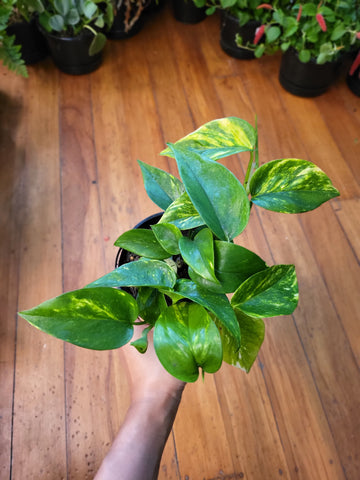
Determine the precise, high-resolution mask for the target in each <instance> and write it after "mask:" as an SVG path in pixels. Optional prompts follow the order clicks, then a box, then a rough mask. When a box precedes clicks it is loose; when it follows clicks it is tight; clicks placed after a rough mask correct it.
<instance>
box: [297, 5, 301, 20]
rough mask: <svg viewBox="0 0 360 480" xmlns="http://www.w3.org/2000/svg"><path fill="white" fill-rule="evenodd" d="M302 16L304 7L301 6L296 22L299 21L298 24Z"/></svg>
mask: <svg viewBox="0 0 360 480" xmlns="http://www.w3.org/2000/svg"><path fill="white" fill-rule="evenodd" d="M301 14H302V5H301V4H300V6H299V11H298V14H297V17H296V21H297V22H298V21H299V20H300V18H301Z"/></svg>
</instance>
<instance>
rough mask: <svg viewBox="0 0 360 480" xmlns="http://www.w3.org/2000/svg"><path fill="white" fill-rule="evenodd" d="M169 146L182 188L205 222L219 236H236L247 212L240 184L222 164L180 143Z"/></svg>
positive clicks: (245, 196)
mask: <svg viewBox="0 0 360 480" xmlns="http://www.w3.org/2000/svg"><path fill="white" fill-rule="evenodd" d="M172 148H173V151H174V154H175V159H176V162H177V164H178V168H179V172H180V177H181V178H182V181H183V183H184V186H185V189H186V191H187V193H188V195H189V197H190V199H191V201H192V203H193V204H194V206H195V208H196V210H197V211H198V212H199V214H200V216H201V217H202V218H203V220H204V221H205V223H206V225H207V226H208V227H209V228H210V229H211V230H212V231H213V232H214V233H215V235H216V236H217V237H218V238H220V239H221V240H232V239H233V238H235V237H236V236H237V235H239V234H240V233H241V232H242V231H243V230H244V228H245V227H246V225H247V223H248V220H249V215H250V202H249V199H248V198H247V195H246V191H245V189H244V187H243V185H242V184H241V183H240V182H239V180H238V179H237V178H236V177H235V175H233V173H232V172H230V171H229V170H228V169H227V168H226V167H224V165H222V164H220V163H217V162H214V161H212V160H205V159H204V158H202V157H201V156H200V155H199V154H197V153H195V152H194V151H188V150H186V149H183V148H182V147H181V146H179V145H177V146H175V145H174V146H172Z"/></svg>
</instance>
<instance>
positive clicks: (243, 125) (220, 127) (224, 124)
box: [161, 0, 256, 160]
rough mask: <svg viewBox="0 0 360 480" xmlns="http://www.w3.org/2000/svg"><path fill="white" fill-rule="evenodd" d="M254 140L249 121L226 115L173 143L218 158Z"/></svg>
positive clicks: (169, 150) (246, 148)
mask: <svg viewBox="0 0 360 480" xmlns="http://www.w3.org/2000/svg"><path fill="white" fill-rule="evenodd" d="M235 3H236V0H235ZM255 142H256V131H255V129H254V127H253V126H252V125H250V123H248V122H246V121H245V120H242V119H240V118H236V117H228V118H220V119H218V120H212V121H211V122H208V123H205V124H204V125H202V126H201V127H200V128H198V129H197V130H195V131H194V132H192V133H190V134H189V135H187V136H186V137H184V138H181V139H180V140H178V141H177V142H176V143H175V145H176V146H177V147H178V146H181V147H182V148H183V149H184V150H185V149H188V150H194V151H195V152H197V153H199V154H202V153H205V154H206V156H207V157H208V158H211V159H212V160H218V159H219V158H223V157H227V156H228V155H233V154H235V153H239V152H246V151H249V150H253V149H254V146H255ZM161 155H167V156H168V157H174V151H173V149H172V148H167V149H166V150H164V151H163V152H161Z"/></svg>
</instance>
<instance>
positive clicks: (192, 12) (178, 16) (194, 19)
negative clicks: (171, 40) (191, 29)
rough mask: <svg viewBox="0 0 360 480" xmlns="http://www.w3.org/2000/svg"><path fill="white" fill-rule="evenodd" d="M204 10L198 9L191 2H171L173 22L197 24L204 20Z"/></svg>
mask: <svg viewBox="0 0 360 480" xmlns="http://www.w3.org/2000/svg"><path fill="white" fill-rule="evenodd" d="M205 10H206V9H205V8H198V7H197V6H196V5H195V4H194V2H193V1H192V0H173V11H174V17H175V20H177V21H178V22H181V23H190V24H194V23H199V22H201V21H202V20H204V19H205V17H206V13H205Z"/></svg>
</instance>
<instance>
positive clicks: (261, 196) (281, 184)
mask: <svg viewBox="0 0 360 480" xmlns="http://www.w3.org/2000/svg"><path fill="white" fill-rule="evenodd" d="M250 193H251V201H252V202H253V203H255V204H256V205H259V206H260V207H263V208H266V209H267V210H272V211H274V212H282V213H302V212H308V211H309V210H313V209H314V208H317V207H318V206H319V205H321V204H322V203H324V202H326V201H327V200H330V199H331V198H334V197H337V196H338V195H339V192H338V190H337V189H336V188H335V187H334V186H333V184H332V183H331V180H330V179H329V178H328V177H327V175H326V174H325V173H324V172H323V171H322V170H320V168H319V167H317V166H316V165H314V164H313V163H311V162H307V161H305V160H298V159H294V158H286V159H281V160H273V161H272V162H269V163H265V164H264V165H262V166H261V167H259V168H258V169H257V170H256V171H255V173H254V174H253V176H252V177H251V180H250Z"/></svg>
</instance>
